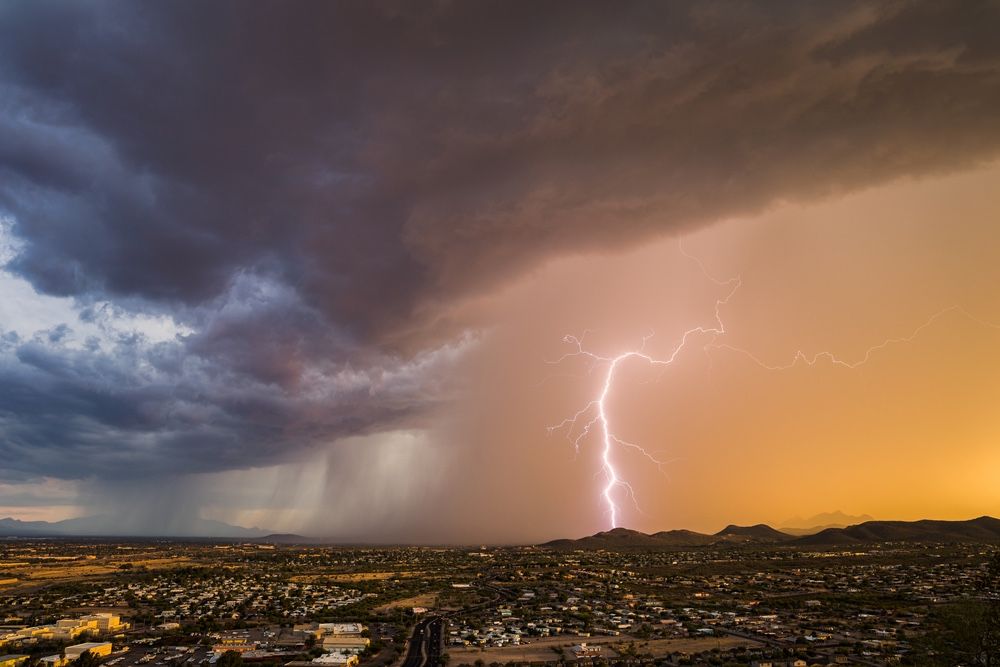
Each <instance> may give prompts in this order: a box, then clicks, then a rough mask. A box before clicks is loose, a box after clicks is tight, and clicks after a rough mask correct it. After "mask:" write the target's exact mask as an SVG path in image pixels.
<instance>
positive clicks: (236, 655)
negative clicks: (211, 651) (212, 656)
mask: <svg viewBox="0 0 1000 667" xmlns="http://www.w3.org/2000/svg"><path fill="white" fill-rule="evenodd" d="M242 664H243V656H242V655H240V652H239V651H226V652H225V653H223V654H222V655H220V656H219V660H218V662H216V663H215V665H216V667H241V665H242Z"/></svg>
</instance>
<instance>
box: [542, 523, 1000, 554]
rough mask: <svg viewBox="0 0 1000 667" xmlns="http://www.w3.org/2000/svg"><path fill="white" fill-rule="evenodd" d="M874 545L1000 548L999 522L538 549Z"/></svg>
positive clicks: (624, 537)
mask: <svg viewBox="0 0 1000 667" xmlns="http://www.w3.org/2000/svg"><path fill="white" fill-rule="evenodd" d="M875 542H983V543H1000V519H996V518H994V517H991V516H985V515H984V516H981V517H977V518H975V519H967V520H957V521H945V520H938V519H920V520H917V521H875V520H872V521H865V522H863V523H859V524H857V525H853V526H847V527H844V528H824V529H822V530H820V531H818V532H817V533H815V534H812V535H805V536H796V535H794V534H790V533H785V532H782V531H780V530H776V529H775V528H772V527H771V526H769V525H767V524H763V523H761V524H756V525H753V526H737V525H734V524H730V525H728V526H726V527H725V528H723V529H722V530H720V531H719V532H718V533H715V534H713V535H709V534H705V533H698V532H695V531H690V530H670V531H659V532H657V533H652V534H646V533H642V532H640V531H637V530H630V529H627V528H615V529H612V530H610V531H601V532H598V533H595V534H594V535H589V536H585V537H582V538H578V539H568V538H564V539H558V540H551V541H549V542H545V543H543V544H541V545H539V546H542V547H548V548H553V549H580V550H591V549H595V550H596V549H608V550H615V549H620V550H629V549H636V550H641V549H657V548H672V547H700V546H725V545H746V544H772V545H782V546H785V545H787V546H804V547H809V546H837V545H848V544H866V543H875Z"/></svg>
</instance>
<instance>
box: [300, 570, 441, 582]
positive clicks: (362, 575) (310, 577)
mask: <svg viewBox="0 0 1000 667" xmlns="http://www.w3.org/2000/svg"><path fill="white" fill-rule="evenodd" d="M423 575H424V573H423V572H322V573H318V574H302V575H296V576H293V577H290V578H289V579H290V581H295V582H299V583H312V582H314V581H319V580H323V579H325V580H328V581H339V582H345V583H352V582H356V581H385V580H386V579H410V578H412V577H420V576H423Z"/></svg>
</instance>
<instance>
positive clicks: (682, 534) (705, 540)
mask: <svg viewBox="0 0 1000 667" xmlns="http://www.w3.org/2000/svg"><path fill="white" fill-rule="evenodd" d="M650 537H654V538H656V540H657V541H658V542H659V543H661V544H669V545H672V546H681V547H689V546H700V545H703V544H714V543H715V542H716V539H715V537H713V536H712V535H705V534H704V533H696V532H694V531H693V530H661V531H660V532H658V533H653V534H652V535H650Z"/></svg>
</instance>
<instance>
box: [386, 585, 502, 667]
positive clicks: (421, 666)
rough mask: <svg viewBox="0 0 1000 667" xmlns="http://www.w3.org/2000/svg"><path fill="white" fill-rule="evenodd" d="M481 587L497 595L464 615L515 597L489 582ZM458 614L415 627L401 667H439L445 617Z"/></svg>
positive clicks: (433, 617) (421, 622)
mask: <svg viewBox="0 0 1000 667" xmlns="http://www.w3.org/2000/svg"><path fill="white" fill-rule="evenodd" d="M479 586H480V587H482V588H485V589H487V590H489V591H491V592H493V593H495V597H494V598H493V599H491V600H486V601H485V602H480V603H479V604H475V605H471V606H469V607H466V608H465V609H463V610H462V612H463V613H464V612H469V611H472V610H474V609H481V608H483V607H491V606H493V605H496V604H498V603H499V602H500V601H501V600H503V599H505V598H513V597H515V595H514V594H512V593H511V592H510V591H507V590H504V589H502V588H499V587H497V586H494V585H493V584H491V583H488V582H486V583H482V584H479ZM456 613H458V612H447V613H444V614H440V615H434V616H428V617H427V618H425V619H423V620H421V621H419V622H418V623H417V624H416V625H415V626H414V627H413V635H412V636H411V637H410V643H409V647H408V649H407V651H406V658H405V659H404V660H403V663H402V664H401V665H400V667H437V666H438V664H439V663H440V660H441V647H442V645H443V644H442V641H441V640H442V633H443V632H444V622H445V617H447V616H451V615H452V614H456Z"/></svg>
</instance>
